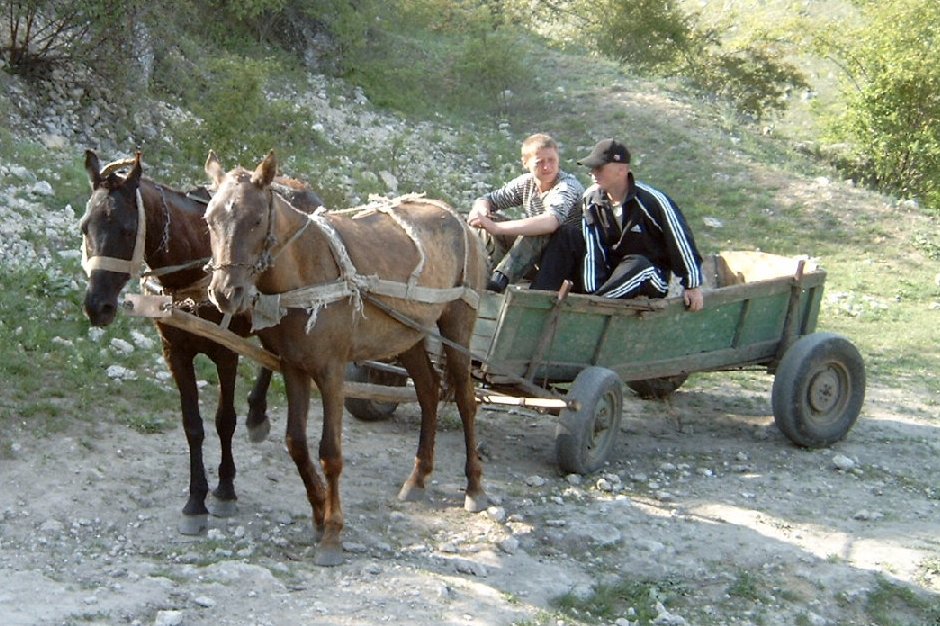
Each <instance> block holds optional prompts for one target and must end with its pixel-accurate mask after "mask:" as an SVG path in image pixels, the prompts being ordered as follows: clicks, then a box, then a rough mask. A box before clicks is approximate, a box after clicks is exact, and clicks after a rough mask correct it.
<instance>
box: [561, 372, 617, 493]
mask: <svg viewBox="0 0 940 626" xmlns="http://www.w3.org/2000/svg"><path fill="white" fill-rule="evenodd" d="M568 399H570V400H575V401H577V402H578V403H579V404H580V407H579V409H578V410H577V411H572V410H570V409H562V411H561V415H559V418H558V427H557V429H556V431H555V454H556V456H557V458H558V466H559V467H560V468H561V470H562V472H564V473H566V474H590V473H591V472H593V471H595V470H598V469H600V468H601V467H602V466H603V465H604V462H605V461H606V460H607V457H608V456H609V455H610V453H611V452H612V451H613V449H614V448H615V446H616V445H617V438H618V436H619V435H620V421H621V418H622V417H623V383H622V382H621V380H620V377H619V376H617V374H615V373H614V372H613V371H611V370H609V369H607V368H605V367H588V368H587V369H584V370H582V371H581V372H580V373H579V374H578V376H577V378H575V380H574V383H573V384H572V385H571V389H570V391H569V392H568Z"/></svg>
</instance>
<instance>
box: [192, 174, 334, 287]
mask: <svg viewBox="0 0 940 626" xmlns="http://www.w3.org/2000/svg"><path fill="white" fill-rule="evenodd" d="M268 194H269V199H268V231H267V232H266V233H265V235H264V246H263V247H262V248H261V252H259V253H258V259H257V260H256V261H255V262H254V263H218V264H217V263H215V262H214V261H213V260H212V259H211V258H210V259H209V262H208V263H206V264H205V267H204V268H203V269H204V270H205V271H206V272H209V273H212V272H215V271H216V270H222V269H227V268H233V267H247V268H248V271H249V273H250V274H252V275H254V274H261V273H262V272H264V271H266V270H269V269H271V268H272V267H274V262H275V261H276V260H277V257H278V256H280V254H281V253H282V252H283V251H284V250H285V249H286V248H287V247H288V246H290V245H291V244H292V243H294V241H296V240H297V239H298V238H299V237H300V236H301V235H302V234H303V232H304V231H305V230H307V226H309V225H310V220H309V219H305V220H304V224H303V226H301V227H300V228H298V229H297V230H296V231H294V233H293V234H292V235H291V236H290V237H289V238H288V239H287V241H285V242H284V243H283V244H282V245H280V246H278V240H277V235H275V234H274V196H275V195H277V196H278V197H279V198H281V200H283V201H284V202H285V203H286V204H287V206H288V207H290V208H291V209H293V210H294V211H297V209H296V208H295V207H294V205H292V204H291V203H290V202H288V201H287V200H286V199H284V197H283V196H281V195H280V194H278V193H277V192H275V191H274V190H273V189H268ZM321 209H322V207H321V208H320V209H317V211H320V210H321ZM323 210H325V209H323ZM298 213H299V211H298ZM305 217H306V216H305Z"/></svg>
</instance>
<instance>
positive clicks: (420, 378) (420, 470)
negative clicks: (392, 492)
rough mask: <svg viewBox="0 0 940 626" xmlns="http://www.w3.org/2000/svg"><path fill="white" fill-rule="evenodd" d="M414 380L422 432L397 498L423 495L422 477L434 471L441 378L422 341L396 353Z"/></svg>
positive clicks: (403, 498) (412, 499) (402, 498)
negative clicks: (412, 462)
mask: <svg viewBox="0 0 940 626" xmlns="http://www.w3.org/2000/svg"><path fill="white" fill-rule="evenodd" d="M398 359H399V361H401V364H402V365H403V366H404V367H405V369H406V370H408V374H409V375H410V376H411V379H412V381H414V385H415V391H416V393H417V395H418V405H419V406H420V407H421V434H420V435H419V438H418V451H417V452H416V453H415V465H414V469H413V470H412V471H411V476H409V477H408V480H406V481H405V484H404V485H402V487H401V490H400V491H399V492H398V499H399V500H408V501H415V500H421V499H423V498H424V487H425V484H424V483H425V479H426V478H427V477H428V476H430V474H431V472H432V471H434V438H435V436H436V434H437V404H438V402H439V400H440V381H439V380H438V376H437V374H436V373H435V371H434V368H433V367H432V366H431V361H430V359H429V358H428V353H427V351H426V350H425V349H424V342H423V341H421V342H418V343H417V344H415V345H414V346H413V347H412V348H410V349H409V350H408V351H407V352H404V353H402V354H400V355H399V357H398Z"/></svg>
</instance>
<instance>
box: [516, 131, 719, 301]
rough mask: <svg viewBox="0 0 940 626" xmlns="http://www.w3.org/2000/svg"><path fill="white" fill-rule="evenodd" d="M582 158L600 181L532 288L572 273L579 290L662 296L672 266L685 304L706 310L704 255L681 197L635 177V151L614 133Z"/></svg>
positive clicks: (551, 247)
mask: <svg viewBox="0 0 940 626" xmlns="http://www.w3.org/2000/svg"><path fill="white" fill-rule="evenodd" d="M578 163H579V164H580V165H586V166H588V167H590V168H591V175H592V177H593V179H594V182H595V184H594V185H592V186H591V187H590V188H588V190H587V191H586V192H585V193H584V196H583V198H582V200H581V210H582V219H581V222H580V223H574V224H569V225H565V226H563V227H562V228H561V229H559V230H558V231H557V232H556V233H555V234H554V235H553V236H552V240H551V241H550V242H549V244H548V246H547V247H546V249H545V252H544V253H543V255H542V259H541V263H540V264H539V273H538V275H537V276H536V277H535V280H534V281H533V282H532V285H531V288H532V289H547V290H553V291H554V290H557V289H558V288H559V287H560V286H561V284H562V282H563V281H564V280H565V279H572V280H573V281H574V282H575V289H576V290H577V291H579V292H583V293H590V294H594V295H598V296H604V297H606V298H634V297H636V296H647V297H649V298H662V297H665V296H666V292H667V290H668V288H669V273H670V272H672V273H674V274H676V275H677V276H678V277H679V279H680V281H681V283H682V286H683V287H684V289H685V292H684V298H685V304H686V306H687V307H688V308H689V310H692V311H698V310H700V309H701V308H702V306H703V296H702V289H701V285H702V257H701V255H700V254H699V252H698V250H697V249H696V247H695V240H694V239H693V238H692V233H691V231H690V230H689V227H688V224H687V223H686V221H685V217H684V216H683V215H682V212H681V211H680V210H679V208H678V207H677V206H676V205H675V203H674V202H673V201H672V200H671V199H670V198H669V197H668V196H667V195H666V194H664V193H662V192H661V191H658V190H656V189H654V188H652V187H650V186H649V185H645V184H643V183H638V182H636V181H635V180H634V178H633V174H632V172H630V152H629V150H627V148H626V146H624V145H623V144H622V143H620V142H618V141H615V140H614V139H605V140H603V141H600V142H598V144H597V145H596V146H594V150H593V151H592V152H591V154H590V155H588V156H587V157H585V158H583V159H581V160H580V161H578Z"/></svg>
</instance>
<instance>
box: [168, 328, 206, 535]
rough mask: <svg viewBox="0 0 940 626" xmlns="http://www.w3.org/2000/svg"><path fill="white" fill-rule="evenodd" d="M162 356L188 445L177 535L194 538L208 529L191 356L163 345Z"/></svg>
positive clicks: (202, 432) (202, 436)
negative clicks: (186, 484)
mask: <svg viewBox="0 0 940 626" xmlns="http://www.w3.org/2000/svg"><path fill="white" fill-rule="evenodd" d="M163 356H164V359H165V360H166V363H167V365H168V366H169V368H170V372H171V373H172V374H173V380H174V381H175V382H176V388H177V389H178V390H179V394H180V411H181V413H182V417H183V431H184V432H185V433H186V441H187V443H188V444H189V499H188V500H187V501H186V506H184V507H183V517H182V518H181V519H180V523H179V532H181V533H182V534H184V535H198V534H199V533H201V532H202V531H204V530H206V529H207V528H208V527H209V510H208V509H207V508H206V495H208V493H209V482H208V481H207V480H206V468H205V466H204V465H203V460H202V442H203V441H204V440H205V430H204V429H203V426H202V416H201V415H199V390H198V388H197V387H196V371H195V368H194V367H193V355H191V354H185V355H184V354H181V353H180V352H179V351H175V352H174V351H173V350H172V349H171V348H170V347H169V346H168V345H167V344H166V343H164V347H163Z"/></svg>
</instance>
